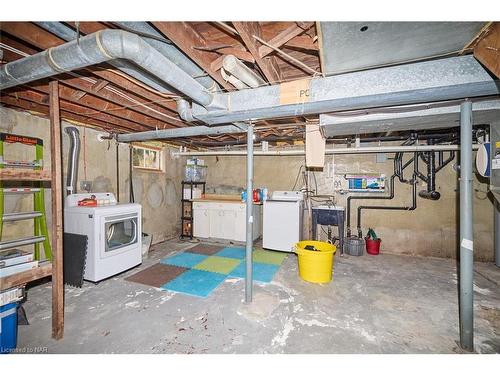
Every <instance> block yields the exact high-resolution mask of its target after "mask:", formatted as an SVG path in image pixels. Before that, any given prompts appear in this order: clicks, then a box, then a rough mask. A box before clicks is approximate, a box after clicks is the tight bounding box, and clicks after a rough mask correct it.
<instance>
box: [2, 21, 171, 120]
mask: <svg viewBox="0 0 500 375" xmlns="http://www.w3.org/2000/svg"><path fill="white" fill-rule="evenodd" d="M0 28H1V30H2V31H3V32H6V33H8V34H10V35H12V36H15V37H16V38H18V39H20V40H23V41H25V42H27V43H29V44H31V45H32V46H34V47H36V48H39V49H41V50H45V49H48V48H50V47H54V46H58V45H60V44H63V43H65V41H64V40H62V39H60V38H58V37H56V36H55V35H53V34H51V33H49V32H47V31H45V30H43V29H42V28H40V27H38V26H36V25H34V24H32V23H30V22H3V23H2V24H1V27H0ZM104 28H106V27H105V26H103V29H104ZM85 70H86V71H89V72H91V73H92V74H93V75H95V76H97V77H99V78H101V79H104V80H106V81H108V82H111V83H114V84H115V85H116V86H117V87H120V88H122V89H124V90H127V91H128V92H130V93H135V94H137V95H140V96H142V97H143V98H145V99H147V100H149V101H153V102H156V103H158V105H161V106H162V107H164V108H167V109H169V110H170V111H172V112H173V113H177V110H176V105H175V102H173V101H167V100H166V98H165V97H164V96H161V95H157V94H154V93H153V92H152V91H153V90H152V89H145V88H144V87H143V86H142V85H140V84H135V83H134V81H135V80H134V79H133V78H132V77H127V78H125V77H126V75H125V74H124V73H120V74H117V73H114V72H112V71H111V70H102V68H100V67H99V68H96V67H89V68H88V69H85ZM124 76H125V77H124Z"/></svg>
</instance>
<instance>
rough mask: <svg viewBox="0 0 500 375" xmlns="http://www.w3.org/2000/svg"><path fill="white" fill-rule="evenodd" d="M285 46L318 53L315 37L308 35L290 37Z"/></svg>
mask: <svg viewBox="0 0 500 375" xmlns="http://www.w3.org/2000/svg"><path fill="white" fill-rule="evenodd" d="M284 47H290V48H296V49H299V50H303V51H304V52H308V51H310V52H313V53H314V54H315V55H317V54H318V51H319V48H318V45H317V44H315V43H314V41H313V39H312V38H311V37H309V36H307V35H300V36H297V37H295V38H293V39H290V40H289V41H288V42H286V43H285V44H284Z"/></svg>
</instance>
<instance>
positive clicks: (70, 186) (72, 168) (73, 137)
mask: <svg viewBox="0 0 500 375" xmlns="http://www.w3.org/2000/svg"><path fill="white" fill-rule="evenodd" d="M64 131H65V132H66V134H68V136H69V142H70V144H69V155H68V173H67V176H66V192H67V194H68V195H69V194H76V183H77V179H78V157H79V156H80V132H79V131H78V129H77V128H75V127H73V126H70V127H67V128H66V129H64Z"/></svg>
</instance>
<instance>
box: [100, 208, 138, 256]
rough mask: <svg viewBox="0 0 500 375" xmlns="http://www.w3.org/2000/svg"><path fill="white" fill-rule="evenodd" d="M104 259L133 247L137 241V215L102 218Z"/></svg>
mask: <svg viewBox="0 0 500 375" xmlns="http://www.w3.org/2000/svg"><path fill="white" fill-rule="evenodd" d="M103 227H104V228H103V229H104V246H103V250H104V253H103V254H101V255H102V256H104V257H107V256H113V255H115V254H118V253H122V252H125V251H127V250H129V249H130V248H131V247H135V246H136V245H137V242H138V240H139V226H138V215H137V214H136V213H134V214H125V215H123V214H122V215H109V216H106V217H104V218H103Z"/></svg>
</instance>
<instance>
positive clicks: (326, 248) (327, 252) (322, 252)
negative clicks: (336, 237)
mask: <svg viewBox="0 0 500 375" xmlns="http://www.w3.org/2000/svg"><path fill="white" fill-rule="evenodd" d="M308 247H310V248H312V249H314V250H307V248H308ZM336 250H337V248H336V247H335V246H334V245H332V244H329V243H327V242H321V241H300V242H297V243H296V244H295V252H296V253H297V255H298V257H299V275H300V277H301V278H302V279H303V280H305V281H309V282H311V283H320V284H321V283H329V282H330V281H332V274H333V256H334V255H335V251H336Z"/></svg>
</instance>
